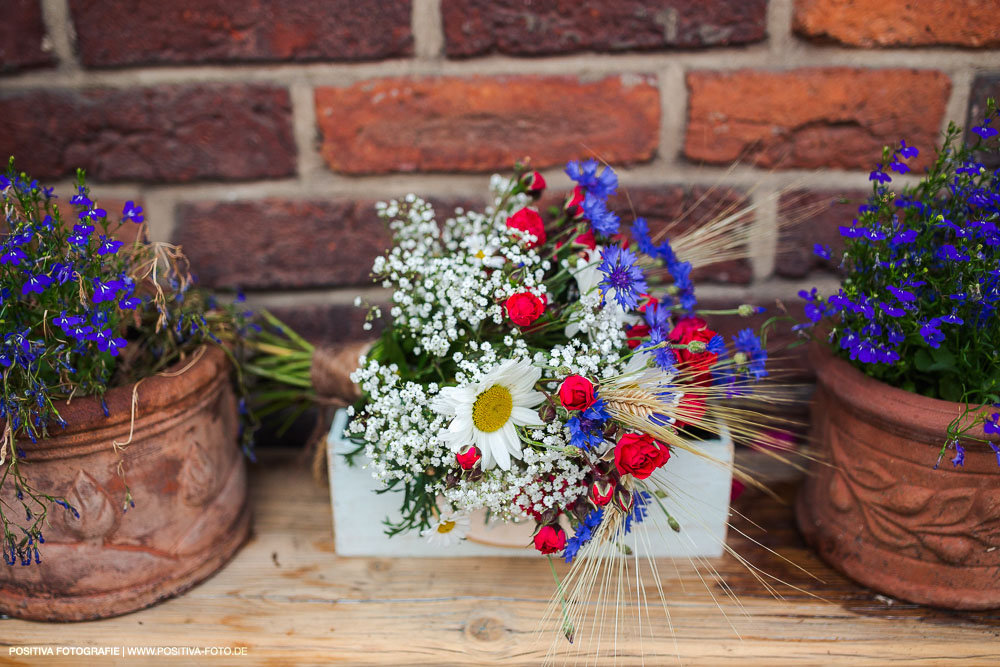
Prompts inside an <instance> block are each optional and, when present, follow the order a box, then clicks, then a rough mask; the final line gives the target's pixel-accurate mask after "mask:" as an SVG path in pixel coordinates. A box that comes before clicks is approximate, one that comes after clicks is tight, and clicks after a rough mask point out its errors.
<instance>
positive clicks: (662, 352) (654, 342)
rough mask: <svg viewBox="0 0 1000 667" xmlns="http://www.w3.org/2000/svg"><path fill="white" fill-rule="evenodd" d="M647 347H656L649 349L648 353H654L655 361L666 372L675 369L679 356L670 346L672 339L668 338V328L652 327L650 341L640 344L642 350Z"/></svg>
mask: <svg viewBox="0 0 1000 667" xmlns="http://www.w3.org/2000/svg"><path fill="white" fill-rule="evenodd" d="M657 346H659V347H657ZM646 348H656V349H652V350H649V351H648V352H647V354H652V355H653V361H655V362H656V365H657V366H659V367H660V369H661V370H663V371H664V372H666V373H670V372H672V371H673V370H674V363H675V362H676V361H677V357H676V355H675V354H674V350H673V348H671V347H670V341H669V339H668V338H667V331H666V329H663V328H656V329H650V331H649V341H648V342H646V343H643V344H642V345H640V346H639V349H640V350H641V349H646Z"/></svg>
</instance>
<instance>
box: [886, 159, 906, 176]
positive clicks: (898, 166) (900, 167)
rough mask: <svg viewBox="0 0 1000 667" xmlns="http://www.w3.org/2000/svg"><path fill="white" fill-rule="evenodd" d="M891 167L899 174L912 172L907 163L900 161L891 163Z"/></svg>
mask: <svg viewBox="0 0 1000 667" xmlns="http://www.w3.org/2000/svg"><path fill="white" fill-rule="evenodd" d="M889 167H890V168H891V169H892V170H893V171H894V172H896V173H897V174H905V173H907V172H909V171H910V167H909V166H908V165H907V164H906V163H905V162H900V161H899V160H893V161H892V162H890V163H889Z"/></svg>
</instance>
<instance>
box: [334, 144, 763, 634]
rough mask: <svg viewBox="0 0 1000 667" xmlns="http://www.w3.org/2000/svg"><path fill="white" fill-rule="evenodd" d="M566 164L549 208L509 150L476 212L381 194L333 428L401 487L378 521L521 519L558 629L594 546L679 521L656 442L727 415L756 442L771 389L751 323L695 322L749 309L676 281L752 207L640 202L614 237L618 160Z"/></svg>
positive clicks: (427, 528)
mask: <svg viewBox="0 0 1000 667" xmlns="http://www.w3.org/2000/svg"><path fill="white" fill-rule="evenodd" d="M566 173H567V174H568V175H569V177H570V178H571V179H572V180H573V181H574V182H575V187H574V188H573V190H572V193H571V194H570V195H569V196H568V197H566V198H565V200H564V201H563V202H562V205H561V206H560V205H555V206H552V207H550V208H549V209H548V211H546V215H543V213H541V212H539V211H538V210H537V209H536V208H535V207H534V206H533V203H534V202H536V201H537V200H538V199H539V198H540V197H541V195H542V194H543V191H544V189H545V187H546V183H545V180H544V179H543V177H542V176H541V174H539V173H537V172H534V171H531V170H529V169H527V168H526V167H524V166H518V167H517V168H516V172H515V176H514V178H513V179H506V178H502V177H500V176H494V177H493V179H492V181H491V190H492V192H493V200H492V204H491V205H490V206H488V207H487V208H486V209H485V210H484V211H482V212H477V211H468V210H462V209H458V210H456V212H455V216H454V217H452V218H449V219H447V220H445V221H443V222H439V221H438V220H437V218H436V215H435V212H434V210H433V209H432V207H431V206H430V205H429V204H428V203H427V202H425V201H423V200H421V199H419V198H418V197H416V196H414V195H408V196H406V197H405V198H404V199H403V200H402V201H390V202H388V203H381V204H379V205H378V211H379V214H380V216H381V217H382V218H383V219H385V220H386V221H388V224H389V226H390V227H391V229H392V231H393V233H394V244H393V247H392V249H391V250H390V251H389V252H388V253H387V254H386V255H385V256H383V257H380V258H378V259H377V260H376V261H375V264H374V267H373V274H374V276H375V277H376V280H378V281H380V282H381V284H382V286H383V287H387V288H392V289H393V290H394V291H393V295H392V303H393V305H392V307H391V313H390V314H391V316H392V322H391V324H390V325H388V326H387V328H386V329H385V330H384V332H383V334H382V335H381V337H380V338H379V339H378V340H377V341H376V342H375V343H374V345H373V346H372V347H371V349H370V350H369V352H368V353H367V355H366V356H365V357H363V358H362V360H361V365H360V368H358V370H357V371H356V372H355V373H354V375H353V376H352V379H353V380H354V381H355V382H356V383H357V384H358V385H359V386H360V388H361V390H362V392H363V398H362V399H361V401H360V402H359V404H358V405H357V406H355V407H351V408H349V414H351V415H352V419H351V421H350V423H349V425H348V427H347V433H348V435H349V436H350V437H352V438H353V439H354V441H355V442H357V443H358V449H357V450H356V451H355V452H354V455H358V454H360V453H362V452H363V453H364V455H365V456H366V457H367V458H368V459H369V461H370V468H371V472H372V473H373V475H374V476H375V478H376V479H377V480H379V481H380V482H381V483H382V484H383V485H384V486H385V488H386V489H395V490H400V491H402V492H403V493H401V494H400V497H401V498H402V506H401V508H400V509H401V515H400V516H401V518H400V519H399V520H398V521H396V522H389V521H388V520H387V526H386V532H387V533H388V534H389V535H396V534H399V533H402V532H404V531H419V532H420V533H421V534H422V535H424V536H425V537H426V538H427V539H428V541H430V542H432V543H435V544H440V545H442V546H446V545H449V544H454V543H456V542H457V541H458V540H460V539H462V538H463V537H465V536H466V534H467V532H468V530H469V526H470V515H471V514H472V513H473V512H475V511H477V510H478V511H485V512H486V513H487V514H488V516H489V517H491V519H492V520H495V521H521V522H530V525H533V526H534V530H533V532H532V533H531V534H532V536H531V537H530V538H529V539H530V543H531V545H532V546H533V547H534V549H536V550H537V551H538V552H539V553H541V554H544V555H546V556H548V557H549V558H550V560H551V558H552V557H560V558H562V559H563V560H565V561H566V562H568V563H572V564H573V567H572V569H571V570H570V574H569V575H568V577H567V578H566V579H565V580H564V581H563V582H560V581H559V580H558V578H557V580H556V581H557V595H556V601H557V602H555V603H554V604H556V605H557V606H556V608H557V609H561V612H560V613H561V618H562V622H561V628H562V632H563V633H564V634H565V636H566V637H567V638H569V639H570V640H571V641H572V639H573V637H574V634H575V632H576V628H579V627H581V624H580V620H581V615H582V614H584V613H585V612H586V610H587V605H586V604H585V602H586V599H587V597H588V595H589V594H591V593H592V592H595V590H594V589H593V585H594V582H595V580H597V578H598V577H599V576H604V575H603V574H601V575H599V574H598V573H599V572H600V571H602V570H601V568H602V567H603V568H609V569H616V567H617V566H613V565H611V563H612V562H613V561H614V560H615V559H614V558H608V556H609V555H610V556H614V555H616V554H617V555H620V554H623V553H632V552H633V549H632V547H631V546H630V544H632V545H633V546H634V540H635V539H636V533H637V532H639V531H638V530H637V529H638V528H639V526H640V525H641V524H642V525H645V524H644V521H645V520H646V519H647V518H648V517H649V515H650V513H661V514H662V515H663V516H664V517H665V519H666V523H667V524H668V525H669V526H670V527H671V528H672V529H673V530H675V531H680V530H682V526H681V525H680V524H679V522H677V521H676V520H675V519H674V517H673V516H672V514H671V512H670V509H669V504H670V503H672V502H677V499H675V498H673V497H671V496H670V493H671V492H672V490H673V487H672V483H671V479H670V476H669V469H670V463H671V458H672V455H673V454H674V453H676V452H677V451H679V450H685V451H688V452H693V453H695V454H700V453H702V452H700V449H699V445H700V443H701V442H702V441H704V440H705V439H708V438H711V437H713V436H714V435H717V434H720V433H723V432H725V431H727V430H728V431H729V432H732V433H733V434H734V435H735V436H737V437H740V438H743V439H748V440H756V441H757V442H758V443H759V442H762V441H765V440H768V438H769V436H768V435H766V434H765V433H764V431H763V429H762V428H761V427H762V425H763V424H764V423H765V418H764V417H763V415H762V414H761V413H760V412H757V411H755V407H754V405H755V402H756V403H757V404H758V405H760V402H768V401H773V400H775V397H776V396H777V395H778V394H777V391H776V389H775V388H774V386H772V385H770V384H769V383H768V382H766V381H762V380H764V379H765V378H767V376H768V373H769V371H768V369H767V366H766V362H767V358H768V354H767V351H766V349H765V344H764V343H765V341H764V340H763V339H762V337H760V336H758V335H757V334H756V333H754V332H753V331H752V330H751V329H749V328H748V329H744V330H743V331H740V332H739V333H738V334H737V335H736V336H735V337H734V338H733V339H732V340H731V341H728V342H727V341H726V340H725V339H724V337H723V336H722V335H720V334H719V333H717V332H716V331H715V330H713V328H712V327H711V325H710V324H709V322H708V321H707V320H706V319H704V316H711V315H714V314H733V315H736V314H739V315H742V316H746V317H749V316H751V315H754V314H756V313H758V312H759V311H760V309H759V308H757V307H755V306H752V305H743V306H740V307H739V308H738V309H733V310H731V311H712V310H705V309H700V308H699V306H698V302H697V299H696V297H695V293H694V284H693V281H692V270H693V269H696V268H698V267H700V266H704V265H708V264H711V263H713V262H715V261H721V260H728V259H732V258H733V257H737V256H739V253H740V252H741V250H740V248H745V247H746V245H747V243H746V241H747V237H748V235H749V234H751V231H750V227H749V226H748V225H747V224H746V221H747V213H748V212H749V209H739V210H737V209H736V208H731V209H728V210H726V211H724V212H722V214H721V215H719V216H717V217H716V218H715V219H713V220H711V221H709V222H707V223H706V224H704V225H701V226H699V227H697V228H695V229H694V230H693V231H690V232H686V233H680V234H677V235H674V236H673V237H672V238H671V239H669V240H668V239H667V238H666V234H667V232H669V231H670V229H666V230H662V231H660V232H657V233H655V234H654V233H653V232H651V230H650V228H649V225H648V224H647V222H646V221H645V220H644V219H642V218H637V219H635V220H634V222H632V224H631V229H630V231H631V239H629V238H628V237H626V236H625V235H623V233H622V232H623V230H622V229H621V226H622V225H621V220H620V218H619V216H618V215H617V214H616V213H615V212H614V211H613V210H612V209H611V208H609V204H608V201H609V197H611V196H612V195H614V194H615V192H616V190H617V188H618V179H617V176H616V174H615V173H614V171H613V170H612V169H611V168H609V167H603V168H602V167H601V165H600V164H599V163H598V162H596V161H595V160H587V161H584V162H570V163H569V164H568V165H567V167H566ZM380 316H381V312H380V309H379V308H377V307H373V308H371V309H370V311H369V324H367V325H366V327H367V326H370V320H371V319H374V318H377V317H380ZM735 400H738V401H739V402H740V404H739V406H734V404H733V401H735ZM771 433H773V431H771ZM775 439H776V440H777V438H775ZM775 446H778V443H777V442H776V443H775ZM737 474H740V473H739V472H738V471H737ZM647 523H648V522H647ZM653 532H655V531H653ZM651 538H653V537H652V536H644V537H642V539H643V540H646V539H651ZM653 539H655V538H653ZM553 574H555V569H553ZM633 576H634V575H633Z"/></svg>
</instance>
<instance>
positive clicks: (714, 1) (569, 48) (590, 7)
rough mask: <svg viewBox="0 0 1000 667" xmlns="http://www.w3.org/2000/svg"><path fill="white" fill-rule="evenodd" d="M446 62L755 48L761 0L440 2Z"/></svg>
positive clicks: (762, 26) (760, 32)
mask: <svg viewBox="0 0 1000 667" xmlns="http://www.w3.org/2000/svg"><path fill="white" fill-rule="evenodd" d="M441 13H442V15H443V19H444V33H445V51H446V53H447V54H448V56H450V57H460V58H461V57H468V56H478V55H483V54H487V53H503V54H507V55H514V56H537V55H545V54H563V53H572V52H576V51H602V52H614V51H630V50H657V49H660V50H662V49H671V48H700V47H711V46H728V45H733V44H747V43H750V42H759V41H761V40H763V39H764V38H765V36H766V23H767V16H766V14H767V1H766V0H701V1H700V2H688V1H686V0H668V1H666V2H664V1H663V0H618V1H617V2H600V1H598V0H577V1H573V0H548V1H545V2H533V1H532V0H443V3H442V6H441Z"/></svg>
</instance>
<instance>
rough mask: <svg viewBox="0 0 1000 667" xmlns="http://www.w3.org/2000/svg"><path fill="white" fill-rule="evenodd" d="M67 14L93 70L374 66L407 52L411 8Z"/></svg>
mask: <svg viewBox="0 0 1000 667" xmlns="http://www.w3.org/2000/svg"><path fill="white" fill-rule="evenodd" d="M70 9H71V10H72V14H73V19H74V23H75V27H76V32H77V43H78V45H79V48H80V58H81V60H82V61H83V63H84V64H85V65H87V66H91V67H119V66H123V65H140V64H168V63H169V64H174V63H206V62H233V61H257V62H260V61H311V60H328V61H357V60H376V59H380V58H391V57H398V56H406V55H409V54H410V53H411V52H412V44H413V37H412V34H411V31H410V0H382V1H381V2H378V3H368V2H352V1H351V0H295V1H294V2H277V1H274V0H272V1H268V2H259V1H253V2H240V1H238V0H171V1H170V2H160V3H155V2H130V3H123V2H120V1H119V0H71V2H70ZM112 28H113V29H112Z"/></svg>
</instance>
